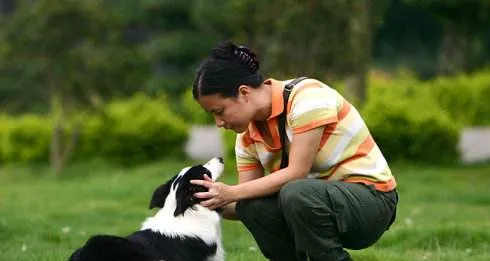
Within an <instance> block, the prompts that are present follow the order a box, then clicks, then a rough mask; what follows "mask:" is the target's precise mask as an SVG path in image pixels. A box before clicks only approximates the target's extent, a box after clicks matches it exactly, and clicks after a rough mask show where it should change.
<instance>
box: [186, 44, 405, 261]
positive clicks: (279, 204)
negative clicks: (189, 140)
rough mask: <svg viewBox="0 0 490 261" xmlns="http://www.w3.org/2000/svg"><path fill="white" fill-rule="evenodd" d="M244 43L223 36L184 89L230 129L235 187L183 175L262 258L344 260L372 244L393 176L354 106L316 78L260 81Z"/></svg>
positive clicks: (390, 210) (387, 215) (384, 220)
mask: <svg viewBox="0 0 490 261" xmlns="http://www.w3.org/2000/svg"><path fill="white" fill-rule="evenodd" d="M258 69H259V61H258V60H257V58H256V56H255V54H254V53H253V52H252V51H251V50H250V49H248V48H246V47H238V46H236V45H235V44H233V43H232V42H224V43H221V44H219V45H218V46H217V47H215V48H214V49H213V51H212V54H211V55H210V56H209V57H208V58H207V59H206V60H205V61H204V62H203V63H202V65H201V66H200V68H199V69H198V71H197V76H196V79H195V83H194V86H193V95H194V98H195V99H196V100H197V102H198V103H199V104H200V105H201V107H202V108H204V109H205V110H206V111H208V112H209V113H211V114H212V115H213V116H214V118H215V121H216V125H217V126H218V127H219V128H225V129H231V130H233V131H235V132H236V133H238V135H237V140H236V146H235V151H236V161H237V167H238V177H239V178H238V184H237V185H226V184H223V183H220V182H212V181H211V180H205V181H199V180H195V181H192V182H193V183H194V184H199V185H202V186H205V187H207V188H208V189H209V191H208V192H202V193H196V195H195V196H196V197H198V198H200V199H202V200H203V201H202V202H201V204H202V205H203V206H205V207H208V208H210V209H215V208H219V207H221V208H224V209H225V211H224V213H223V216H224V217H225V218H234V217H236V218H238V219H239V220H240V221H242V222H243V224H244V225H245V226H246V227H247V229H248V230H249V231H250V232H251V234H252V235H253V236H254V238H255V240H256V241H257V244H258V246H259V247H260V249H261V251H262V253H263V254H264V256H265V257H267V258H269V259H270V260H275V261H286V260H318V261H320V260H322V261H323V260H331V261H333V260H352V259H351V257H350V256H349V254H348V253H347V252H346V251H345V250H344V248H348V249H363V248H366V247H368V246H370V245H372V244H374V243H375V242H376V241H377V240H378V239H379V238H380V237H381V235H382V234H383V233H384V231H386V230H387V229H388V228H389V227H390V225H391V223H392V222H393V220H394V218H395V213H396V205H397V201H398V196H397V193H396V191H395V187H396V182H395V179H394V177H393V176H392V174H391V171H390V168H389V167H388V164H387V162H386V160H385V159H384V157H383V155H382V153H381V151H380V150H379V148H378V146H377V145H376V143H375V142H374V140H373V138H372V137H371V135H370V133H369V131H368V129H367V127H366V125H365V123H364V121H363V120H362V118H361V116H360V115H359V113H358V112H357V110H356V109H355V108H354V107H353V106H352V105H351V104H349V103H348V102H347V101H346V100H345V99H344V98H343V97H342V96H341V95H339V94H338V93H337V92H336V91H335V90H333V89H331V88H330V87H328V86H327V85H325V84H324V83H322V82H320V81H318V80H314V79H305V80H303V81H300V82H299V83H297V84H296V86H295V87H294V88H293V90H292V92H291V93H290V96H289V99H288V100H287V105H286V108H284V107H285V106H284V101H283V89H284V86H285V85H286V84H287V83H288V82H290V81H278V80H275V79H264V78H263V77H262V76H261V75H260V74H259V72H258ZM284 110H286V115H287V120H286V127H285V128H286V133H287V141H286V142H285V143H286V145H285V147H286V150H287V152H288V155H289V157H288V160H289V164H288V165H287V166H286V167H284V168H280V166H281V149H282V144H281V141H280V138H279V136H280V135H279V130H278V128H279V127H278V118H279V117H280V115H281V113H282V112H283V111H284Z"/></svg>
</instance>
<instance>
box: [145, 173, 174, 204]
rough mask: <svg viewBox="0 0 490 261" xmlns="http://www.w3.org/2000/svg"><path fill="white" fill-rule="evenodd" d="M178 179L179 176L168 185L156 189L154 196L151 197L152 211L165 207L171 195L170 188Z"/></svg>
mask: <svg viewBox="0 0 490 261" xmlns="http://www.w3.org/2000/svg"><path fill="white" fill-rule="evenodd" d="M176 177H177V176H174V177H173V178H172V179H171V180H169V181H168V182H167V183H165V184H163V185H161V186H160V187H158V188H157V189H155V191H154V192H153V196H152V197H151V201H150V206H149V208H150V209H153V208H163V205H165V199H166V198H167V196H168V194H169V193H170V188H171V187H172V183H173V182H174V180H175V178H176Z"/></svg>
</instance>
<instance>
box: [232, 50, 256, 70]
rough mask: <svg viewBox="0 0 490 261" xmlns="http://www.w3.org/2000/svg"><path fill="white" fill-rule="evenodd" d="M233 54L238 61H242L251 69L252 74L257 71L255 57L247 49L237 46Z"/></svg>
mask: <svg viewBox="0 0 490 261" xmlns="http://www.w3.org/2000/svg"><path fill="white" fill-rule="evenodd" d="M234 54H235V55H236V56H237V57H238V58H239V59H240V60H242V61H244V62H245V63H246V64H247V65H248V66H250V69H252V70H253V71H254V72H255V71H257V69H259V68H258V67H259V61H257V56H256V55H255V53H253V52H252V51H251V50H250V49H249V48H248V47H245V46H238V47H237V48H236V49H235V51H234Z"/></svg>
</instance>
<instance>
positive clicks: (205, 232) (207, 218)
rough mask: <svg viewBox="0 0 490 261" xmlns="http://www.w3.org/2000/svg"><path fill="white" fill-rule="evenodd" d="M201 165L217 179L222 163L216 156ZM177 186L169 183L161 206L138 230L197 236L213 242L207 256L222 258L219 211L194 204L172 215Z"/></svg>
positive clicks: (213, 258)
mask: <svg viewBox="0 0 490 261" xmlns="http://www.w3.org/2000/svg"><path fill="white" fill-rule="evenodd" d="M204 167H205V168H207V169H208V170H209V171H210V172H211V175H212V179H213V180H217V179H218V178H219V177H220V176H221V174H222V172H223V164H222V163H220V162H219V160H218V159H217V158H213V159H211V160H210V161H209V162H208V163H206V164H204ZM187 170H189V168H184V169H182V170H181V171H180V173H179V176H181V175H184V174H185V173H186V172H187ZM177 188H178V187H177V186H176V187H173V186H172V188H171V190H170V193H169V195H168V196H167V198H166V200H165V204H164V207H163V208H162V209H160V210H159V211H158V212H157V213H156V214H155V215H154V216H153V217H150V218H148V219H146V221H145V222H144V223H143V224H142V227H141V230H145V229H151V230H152V231H154V232H158V233H161V234H163V235H166V236H168V237H196V238H200V239H202V240H203V241H204V242H205V243H206V244H208V245H212V244H214V243H216V245H217V248H216V255H215V256H214V257H211V258H209V259H208V260H209V261H223V260H224V255H225V253H224V250H223V245H222V242H221V217H220V215H219V214H218V213H217V212H216V211H212V210H209V209H208V208H205V207H203V206H201V205H199V204H198V205H196V206H194V208H189V209H187V210H186V211H185V212H184V215H180V216H177V217H174V211H175V208H176V197H175V192H176V190H177Z"/></svg>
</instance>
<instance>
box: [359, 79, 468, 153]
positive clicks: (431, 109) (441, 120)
mask: <svg viewBox="0 0 490 261" xmlns="http://www.w3.org/2000/svg"><path fill="white" fill-rule="evenodd" d="M371 80H372V81H371V84H370V88H369V100H368V102H367V103H366V105H365V107H363V109H362V111H361V114H362V115H363V118H364V120H365V122H366V124H367V125H368V127H369V129H370V131H371V133H372V135H373V136H374V139H375V141H376V143H377V144H378V146H379V147H380V149H381V151H382V152H383V154H384V155H385V157H387V158H388V160H399V159H404V160H412V161H427V162H451V161H452V162H455V161H456V160H457V158H458V150H457V144H458V141H459V133H460V132H459V131H460V128H461V124H458V123H457V122H454V121H453V120H452V119H451V118H450V116H449V115H448V113H447V112H445V111H444V110H443V109H441V108H440V107H439V106H438V105H437V104H436V103H434V102H433V101H432V100H431V97H430V96H427V95H423V93H422V92H421V88H420V86H419V85H420V84H421V83H420V82H418V81H417V80H416V79H414V78H410V77H409V76H402V77H399V78H397V79H395V80H393V79H384V80H378V81H376V79H373V78H372V79H371Z"/></svg>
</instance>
